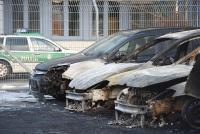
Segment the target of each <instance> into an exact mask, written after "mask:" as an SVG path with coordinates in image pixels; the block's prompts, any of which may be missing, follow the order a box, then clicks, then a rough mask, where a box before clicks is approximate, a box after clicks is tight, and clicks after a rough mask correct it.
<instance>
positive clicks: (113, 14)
mask: <svg viewBox="0 0 200 134" xmlns="http://www.w3.org/2000/svg"><path fill="white" fill-rule="evenodd" d="M119 9H120V8H119V3H118V2H116V1H109V7H108V28H109V30H108V34H109V35H110V34H113V33H116V32H118V31H119Z"/></svg>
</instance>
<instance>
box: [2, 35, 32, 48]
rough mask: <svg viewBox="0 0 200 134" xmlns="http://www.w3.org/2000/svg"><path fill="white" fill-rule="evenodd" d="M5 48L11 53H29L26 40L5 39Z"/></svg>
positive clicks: (17, 38)
mask: <svg viewBox="0 0 200 134" xmlns="http://www.w3.org/2000/svg"><path fill="white" fill-rule="evenodd" d="M6 48H7V49H8V50H12V51H29V46H28V41H27V38H22V37H8V38H6Z"/></svg>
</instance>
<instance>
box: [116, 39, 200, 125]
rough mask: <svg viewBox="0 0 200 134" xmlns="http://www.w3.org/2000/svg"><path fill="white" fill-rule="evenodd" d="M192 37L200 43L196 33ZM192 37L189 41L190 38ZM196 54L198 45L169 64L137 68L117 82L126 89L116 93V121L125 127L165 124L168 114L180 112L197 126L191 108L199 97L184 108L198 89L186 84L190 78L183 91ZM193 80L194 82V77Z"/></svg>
mask: <svg viewBox="0 0 200 134" xmlns="http://www.w3.org/2000/svg"><path fill="white" fill-rule="evenodd" d="M193 39H194V40H195V42H196V43H197V44H199V43H200V42H199V41H200V40H199V39H200V37H197V36H196V38H194V37H193ZM193 39H190V41H194V40H193ZM199 53H200V46H199V47H197V49H195V50H194V51H192V52H190V53H189V54H187V55H186V56H185V57H183V58H181V59H179V60H178V61H177V62H176V63H174V64H172V65H167V66H161V67H154V68H148V69H143V70H139V71H137V72H135V73H132V74H131V75H129V76H127V77H126V79H123V80H122V81H123V82H122V81H121V82H122V83H126V86H127V88H125V89H124V90H122V91H121V92H120V93H119V94H118V96H117V100H116V101H115V116H116V122H117V123H120V124H126V125H129V127H138V126H141V127H144V126H154V127H155V126H158V125H159V126H163V125H165V124H167V120H168V118H169V117H170V116H172V115H174V114H175V113H180V112H182V115H183V118H184V119H185V120H186V121H187V122H189V124H191V126H193V127H194V126H195V127H196V128H197V127H200V124H199V119H200V118H199V116H198V115H199V113H198V112H199V111H196V109H194V108H197V110H198V109H199V108H198V107H199V104H198V103H199V100H197V99H195V104H196V102H198V103H197V105H195V106H194V108H192V109H190V110H188V105H192V104H194V97H196V98H198V95H196V93H197V92H198V91H197V89H194V88H193V87H196V85H195V86H192V85H193V83H192V84H190V83H191V80H190V79H191V78H190V77H189V79H188V82H187V83H188V84H187V85H190V86H188V88H187V86H186V91H185V92H184V89H185V88H184V85H185V83H184V81H186V80H187V77H188V75H189V74H190V72H191V70H192V67H193V63H194V61H195V59H196V56H197V55H199ZM194 68H195V66H194ZM194 68H193V70H194ZM192 72H193V71H192ZM128 77H129V79H128ZM195 80H196V81H197V78H195ZM189 82H190V83H189ZM122 83H121V84H122ZM118 84H119V83H118ZM191 88H192V89H194V90H191ZM187 89H189V90H188V92H187ZM192 91H195V92H192ZM190 93H191V94H190ZM191 96H192V97H191ZM191 100H192V102H191ZM191 111H193V112H194V111H195V112H196V114H195V115H193V114H194V113H195V112H194V113H193V114H191V113H190V112H191ZM125 115H126V118H127V116H128V115H129V117H130V116H131V118H129V119H128V120H126V119H124V118H125ZM194 116H195V117H194ZM191 118H192V119H193V120H191ZM194 118H196V119H194ZM122 120H123V121H122ZM169 122H171V120H170V121H169ZM195 124H196V125H195Z"/></svg>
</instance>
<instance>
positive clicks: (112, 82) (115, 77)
mask: <svg viewBox="0 0 200 134" xmlns="http://www.w3.org/2000/svg"><path fill="white" fill-rule="evenodd" d="M151 67H155V66H154V65H152V62H147V63H144V64H143V65H142V66H141V67H139V68H137V69H134V70H130V71H126V72H122V73H118V74H115V75H112V76H111V77H108V78H107V79H106V81H108V82H109V83H108V86H109V87H110V86H114V85H117V84H118V83H119V81H120V80H121V79H123V77H126V76H127V75H129V74H132V73H134V72H136V71H138V70H141V69H146V68H151Z"/></svg>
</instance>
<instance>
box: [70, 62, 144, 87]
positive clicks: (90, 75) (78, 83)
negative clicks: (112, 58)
mask: <svg viewBox="0 0 200 134" xmlns="http://www.w3.org/2000/svg"><path fill="white" fill-rule="evenodd" d="M141 65H142V64H139V63H110V64H106V65H104V66H101V67H97V68H94V69H90V70H87V71H86V72H84V73H81V74H79V75H77V76H75V77H74V79H73V80H72V81H71V82H70V84H69V87H71V88H75V89H79V90H87V89H88V88H90V87H92V86H94V85H96V84H98V83H100V82H102V81H104V80H105V79H106V78H107V77H109V76H111V75H114V74H117V73H121V72H124V71H129V70H133V69H136V68H138V67H140V66H141Z"/></svg>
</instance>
